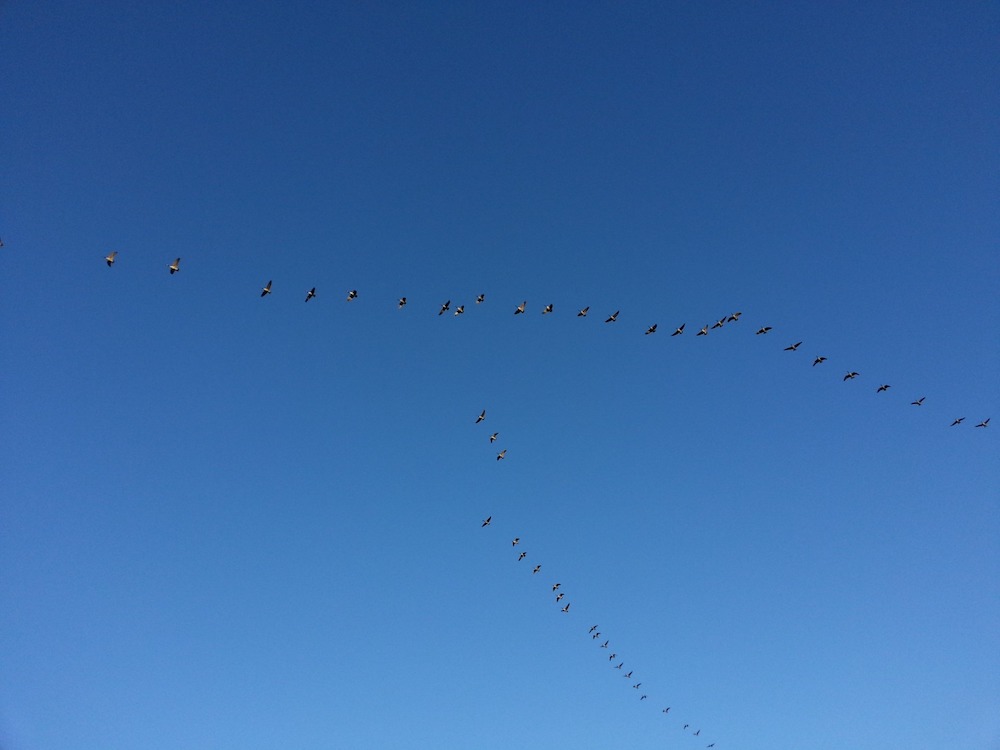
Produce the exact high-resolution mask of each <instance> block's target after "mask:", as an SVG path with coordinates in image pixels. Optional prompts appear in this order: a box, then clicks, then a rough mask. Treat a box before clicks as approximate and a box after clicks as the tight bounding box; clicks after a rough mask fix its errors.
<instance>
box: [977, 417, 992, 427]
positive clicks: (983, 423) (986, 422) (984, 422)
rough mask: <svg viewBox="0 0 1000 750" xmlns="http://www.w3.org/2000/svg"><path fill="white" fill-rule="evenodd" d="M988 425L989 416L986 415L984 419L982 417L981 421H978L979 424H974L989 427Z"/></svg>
mask: <svg viewBox="0 0 1000 750" xmlns="http://www.w3.org/2000/svg"><path fill="white" fill-rule="evenodd" d="M989 426H990V418H989V417H986V419H984V420H983V421H982V422H980V423H979V424H977V425H976V427H989Z"/></svg>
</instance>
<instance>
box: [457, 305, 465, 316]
mask: <svg viewBox="0 0 1000 750" xmlns="http://www.w3.org/2000/svg"><path fill="white" fill-rule="evenodd" d="M464 312H465V305H459V306H458V307H456V308H455V315H456V316H457V315H461V314H462V313H464Z"/></svg>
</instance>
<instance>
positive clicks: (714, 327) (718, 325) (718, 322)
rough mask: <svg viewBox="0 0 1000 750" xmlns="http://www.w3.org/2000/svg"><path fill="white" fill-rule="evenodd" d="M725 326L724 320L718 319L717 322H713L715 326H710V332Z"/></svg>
mask: <svg viewBox="0 0 1000 750" xmlns="http://www.w3.org/2000/svg"><path fill="white" fill-rule="evenodd" d="M725 324H726V319H725V318H719V319H718V320H717V321H715V325H713V326H712V330H713V331H714V330H715V329H716V328H722V326H724V325H725Z"/></svg>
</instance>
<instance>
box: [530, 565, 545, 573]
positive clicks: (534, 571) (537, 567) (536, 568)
mask: <svg viewBox="0 0 1000 750" xmlns="http://www.w3.org/2000/svg"><path fill="white" fill-rule="evenodd" d="M541 569H542V566H541V565H536V566H535V569H534V570H533V571H531V575H535V573H537V572H538V571H539V570H541Z"/></svg>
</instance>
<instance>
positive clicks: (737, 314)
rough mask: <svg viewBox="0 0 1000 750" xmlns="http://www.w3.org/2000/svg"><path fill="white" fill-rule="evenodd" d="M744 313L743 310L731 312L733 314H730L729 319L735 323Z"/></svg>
mask: <svg viewBox="0 0 1000 750" xmlns="http://www.w3.org/2000/svg"><path fill="white" fill-rule="evenodd" d="M742 314H743V313H741V312H734V313H732V314H731V315H730V316H729V320H731V321H732V322H733V323H735V322H736V321H738V320H739V319H740V316H741V315H742Z"/></svg>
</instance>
